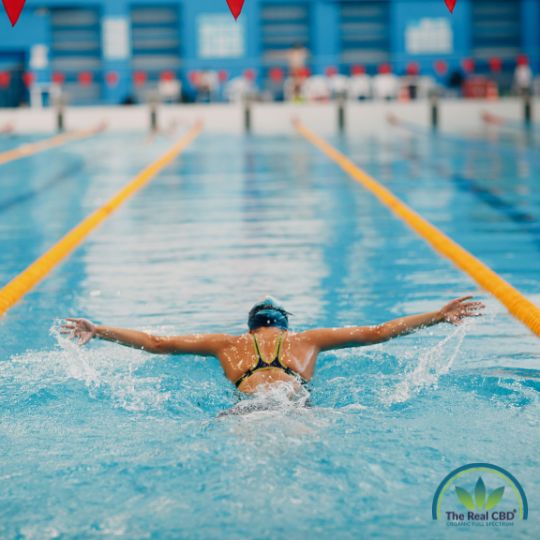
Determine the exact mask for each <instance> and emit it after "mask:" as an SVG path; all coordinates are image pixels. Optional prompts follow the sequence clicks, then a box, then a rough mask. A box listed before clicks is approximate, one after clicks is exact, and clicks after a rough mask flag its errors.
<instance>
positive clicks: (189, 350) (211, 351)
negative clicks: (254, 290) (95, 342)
mask: <svg viewBox="0 0 540 540" xmlns="http://www.w3.org/2000/svg"><path fill="white" fill-rule="evenodd" d="M61 333H62V334H67V335H69V336H70V337H72V338H74V339H77V340H78V343H79V345H84V344H85V343H88V342H89V341H90V340H91V339H92V338H98V339H103V340H106V341H113V342H114V343H119V344H120V345H125V346H127V347H132V348H134V349H141V350H144V351H148V352H151V353H155V354H197V355H200V356H216V355H217V354H218V352H219V350H220V349H221V348H222V347H224V346H226V345H227V343H228V342H229V341H230V340H231V339H232V336H229V335H227V334H196V335H188V336H154V335H152V334H148V333H147V332H139V331H138V330H130V329H128V328H113V327H112V326H99V325H95V324H93V323H92V322H90V321H87V320H86V319H66V323H65V324H64V325H63V326H62V330H61Z"/></svg>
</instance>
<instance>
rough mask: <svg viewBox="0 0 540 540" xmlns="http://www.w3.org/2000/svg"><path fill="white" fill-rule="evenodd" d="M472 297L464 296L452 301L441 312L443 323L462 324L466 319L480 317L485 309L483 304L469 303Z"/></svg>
mask: <svg viewBox="0 0 540 540" xmlns="http://www.w3.org/2000/svg"><path fill="white" fill-rule="evenodd" d="M471 298H472V296H463V297H462V298H458V299H457V300H452V301H451V302H450V303H448V304H446V306H444V307H443V308H442V309H441V310H440V311H439V313H440V315H441V322H448V323H451V324H460V323H461V322H462V320H463V319H464V318H465V317H480V316H481V315H482V314H481V313H480V311H481V310H482V309H484V308H485V306H484V304H482V302H467V300H470V299H471Z"/></svg>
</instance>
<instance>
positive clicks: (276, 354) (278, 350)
mask: <svg viewBox="0 0 540 540" xmlns="http://www.w3.org/2000/svg"><path fill="white" fill-rule="evenodd" d="M284 335H285V332H282V333H281V334H280V335H279V339H278V341H277V344H276V350H275V352H274V356H273V357H272V360H270V361H268V360H266V359H265V358H264V356H263V355H262V353H261V349H260V347H259V342H258V341H257V336H256V335H255V334H253V344H254V346H255V353H256V354H257V360H262V361H263V362H264V363H265V364H267V365H270V364H273V363H274V362H275V361H276V360H278V361H279V357H280V355H281V345H282V344H283V337H284ZM279 363H281V361H280V362H279Z"/></svg>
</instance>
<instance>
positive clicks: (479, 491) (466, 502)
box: [456, 477, 504, 512]
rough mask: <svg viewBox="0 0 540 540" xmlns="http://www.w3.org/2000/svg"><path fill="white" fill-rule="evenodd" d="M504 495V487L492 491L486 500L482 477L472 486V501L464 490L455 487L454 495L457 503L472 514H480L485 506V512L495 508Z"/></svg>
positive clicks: (470, 496)
mask: <svg viewBox="0 0 540 540" xmlns="http://www.w3.org/2000/svg"><path fill="white" fill-rule="evenodd" d="M503 494H504V486H502V487H500V488H497V489H494V490H493V491H492V492H491V493H490V494H489V496H488V497H487V500H486V485H485V484H484V481H483V480H482V477H480V478H478V480H477V481H476V485H475V486H474V500H473V497H472V495H471V494H470V493H469V492H468V491H467V490H466V489H464V488H461V487H458V486H456V495H457V498H458V499H459V502H460V503H461V504H462V505H463V506H465V508H468V509H469V510H471V511H472V512H474V511H475V510H476V511H478V512H481V511H482V509H483V508H484V506H485V510H486V512H487V511H488V510H491V509H492V508H495V507H496V506H497V505H498V504H499V503H500V502H501V500H502V498H503Z"/></svg>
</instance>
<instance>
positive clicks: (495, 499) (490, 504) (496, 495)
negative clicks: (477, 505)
mask: <svg viewBox="0 0 540 540" xmlns="http://www.w3.org/2000/svg"><path fill="white" fill-rule="evenodd" d="M503 493H504V486H502V487H500V488H497V489H494V490H493V491H492V492H491V493H490V494H489V497H488V500H487V503H486V510H491V509H492V508H495V507H496V506H497V505H498V504H499V503H500V502H501V500H502V498H503Z"/></svg>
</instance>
